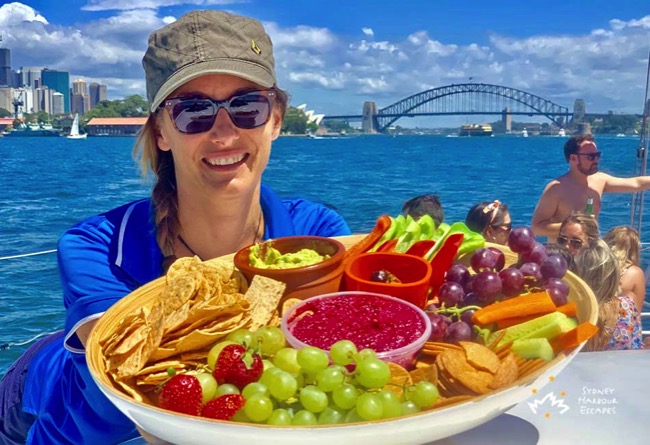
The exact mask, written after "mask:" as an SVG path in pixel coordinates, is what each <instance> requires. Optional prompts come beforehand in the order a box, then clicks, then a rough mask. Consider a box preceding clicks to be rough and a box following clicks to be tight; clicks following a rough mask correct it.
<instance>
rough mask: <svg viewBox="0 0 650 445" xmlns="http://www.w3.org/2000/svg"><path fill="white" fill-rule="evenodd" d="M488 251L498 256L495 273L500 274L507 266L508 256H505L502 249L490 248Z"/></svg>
mask: <svg viewBox="0 0 650 445" xmlns="http://www.w3.org/2000/svg"><path fill="white" fill-rule="evenodd" d="M488 249H490V250H491V251H492V253H493V254H495V255H496V256H497V260H496V263H495V265H494V271H495V272H499V271H500V270H501V269H503V267H504V266H505V265H506V256H505V255H504V254H503V252H502V251H501V249H498V248H496V247H488Z"/></svg>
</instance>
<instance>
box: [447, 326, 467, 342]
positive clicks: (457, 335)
mask: <svg viewBox="0 0 650 445" xmlns="http://www.w3.org/2000/svg"><path fill="white" fill-rule="evenodd" d="M446 339H447V341H448V342H450V343H458V342H459V341H469V340H471V339H472V328H471V327H470V326H469V325H468V324H467V323H465V322H464V321H455V322H454V323H452V324H450V325H449V327H447V338H446Z"/></svg>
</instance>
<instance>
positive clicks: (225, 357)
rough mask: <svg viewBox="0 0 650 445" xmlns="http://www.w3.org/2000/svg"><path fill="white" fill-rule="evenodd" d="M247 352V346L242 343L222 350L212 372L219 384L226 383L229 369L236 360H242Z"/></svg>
mask: <svg viewBox="0 0 650 445" xmlns="http://www.w3.org/2000/svg"><path fill="white" fill-rule="evenodd" d="M245 353H246V348H245V347H244V346H242V345H240V344H233V345H228V346H226V347H225V348H223V349H222V350H221V352H220V353H219V357H217V363H216V365H215V366H214V372H213V373H212V375H213V376H214V378H215V379H217V383H218V384H220V385H223V384H224V383H226V377H227V375H228V371H229V370H230V368H231V367H232V365H233V364H234V363H235V362H238V361H240V360H241V358H242V357H243V356H244V354H245Z"/></svg>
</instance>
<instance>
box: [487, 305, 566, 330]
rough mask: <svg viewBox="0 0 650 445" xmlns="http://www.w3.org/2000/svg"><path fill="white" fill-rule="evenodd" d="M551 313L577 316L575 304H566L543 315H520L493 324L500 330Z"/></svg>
mask: <svg viewBox="0 0 650 445" xmlns="http://www.w3.org/2000/svg"><path fill="white" fill-rule="evenodd" d="M551 312H562V313H563V314H564V315H566V316H567V317H575V316H577V315H578V306H576V304H575V303H567V304H563V305H562V306H558V307H557V308H555V310H554V311H549V312H543V313H542V312H540V313H537V314H531V315H522V316H519V317H510V318H502V319H501V320H496V321H495V323H496V324H497V329H498V330H501V329H505V328H509V327H510V326H514V325H516V324H519V323H525V322H527V321H530V320H532V319H533V318H537V317H541V316H542V315H546V314H550V313H551Z"/></svg>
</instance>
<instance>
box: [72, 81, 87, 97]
mask: <svg viewBox="0 0 650 445" xmlns="http://www.w3.org/2000/svg"><path fill="white" fill-rule="evenodd" d="M72 94H81V95H82V96H83V95H84V94H88V89H87V88H86V81H84V80H83V79H77V80H75V81H74V82H72Z"/></svg>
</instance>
